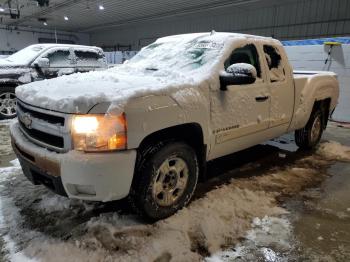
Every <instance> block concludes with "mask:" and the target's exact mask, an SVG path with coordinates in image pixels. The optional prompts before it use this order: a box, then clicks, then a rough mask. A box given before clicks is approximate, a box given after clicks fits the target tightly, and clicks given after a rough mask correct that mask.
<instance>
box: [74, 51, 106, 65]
mask: <svg viewBox="0 0 350 262" xmlns="http://www.w3.org/2000/svg"><path fill="white" fill-rule="evenodd" d="M75 56H76V58H77V64H78V66H79V65H80V66H101V65H102V64H103V63H104V57H103V55H102V54H99V53H97V52H89V51H78V50H77V51H75Z"/></svg>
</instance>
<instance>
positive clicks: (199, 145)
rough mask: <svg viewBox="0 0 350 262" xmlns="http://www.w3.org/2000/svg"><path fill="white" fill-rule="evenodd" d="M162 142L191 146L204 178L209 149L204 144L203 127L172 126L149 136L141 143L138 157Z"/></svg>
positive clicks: (191, 124)
mask: <svg viewBox="0 0 350 262" xmlns="http://www.w3.org/2000/svg"><path fill="white" fill-rule="evenodd" d="M160 141H164V142H165V141H183V142H185V143H186V144H188V145H189V146H191V147H192V148H193V149H194V150H195V152H196V154H197V158H198V162H199V168H200V176H201V177H202V176H203V175H204V174H205V166H206V151H207V150H206V149H207V147H206V145H205V144H204V136H203V130H202V127H201V126H200V125H199V124H198V123H189V124H183V125H177V126H172V127H168V128H165V129H162V130H160V131H157V132H154V133H152V134H150V135H148V136H147V137H145V138H144V139H143V141H142V142H141V144H140V146H139V148H138V155H140V154H139V153H141V152H143V151H144V150H145V149H147V148H148V147H149V146H151V145H154V144H156V143H159V142H160Z"/></svg>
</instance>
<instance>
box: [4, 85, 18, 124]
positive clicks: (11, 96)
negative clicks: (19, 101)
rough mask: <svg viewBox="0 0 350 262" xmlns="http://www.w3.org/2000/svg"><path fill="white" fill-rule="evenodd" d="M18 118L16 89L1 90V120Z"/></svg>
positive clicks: (5, 88) (6, 88)
mask: <svg viewBox="0 0 350 262" xmlns="http://www.w3.org/2000/svg"><path fill="white" fill-rule="evenodd" d="M15 117H16V94H15V88H14V87H1V88H0V119H11V118H15Z"/></svg>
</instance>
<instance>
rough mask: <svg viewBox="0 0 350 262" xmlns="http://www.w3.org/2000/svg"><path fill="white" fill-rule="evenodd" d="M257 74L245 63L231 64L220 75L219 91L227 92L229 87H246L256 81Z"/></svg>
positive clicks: (252, 67) (253, 68)
mask: <svg viewBox="0 0 350 262" xmlns="http://www.w3.org/2000/svg"><path fill="white" fill-rule="evenodd" d="M256 77H257V72H256V69H255V67H254V66H252V65H250V64H245V63H239V64H233V65H231V66H229V67H228V68H227V69H226V71H224V72H221V73H220V89H221V90H222V91H226V90H227V86H229V85H248V84H253V83H254V82H255V81H256Z"/></svg>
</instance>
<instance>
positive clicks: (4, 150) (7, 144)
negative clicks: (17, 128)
mask: <svg viewBox="0 0 350 262" xmlns="http://www.w3.org/2000/svg"><path fill="white" fill-rule="evenodd" d="M11 153H12V148H11V138H10V131H9V126H8V125H6V124H5V125H3V124H2V122H0V156H6V155H9V154H11ZM0 161H1V160H0Z"/></svg>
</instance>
